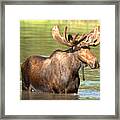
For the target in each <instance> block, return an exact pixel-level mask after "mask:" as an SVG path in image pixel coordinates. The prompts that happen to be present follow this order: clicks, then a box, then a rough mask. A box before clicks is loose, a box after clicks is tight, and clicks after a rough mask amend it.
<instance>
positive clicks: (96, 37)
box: [83, 26, 100, 46]
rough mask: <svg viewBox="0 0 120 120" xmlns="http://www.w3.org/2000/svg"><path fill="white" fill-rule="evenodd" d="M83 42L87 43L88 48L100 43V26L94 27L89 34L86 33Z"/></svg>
mask: <svg viewBox="0 0 120 120" xmlns="http://www.w3.org/2000/svg"><path fill="white" fill-rule="evenodd" d="M83 42H85V43H87V44H88V46H97V45H98V44H99V43H100V26H97V27H95V28H94V29H93V30H92V31H91V32H90V33H88V35H87V37H86V39H85V40H84V41H83Z"/></svg>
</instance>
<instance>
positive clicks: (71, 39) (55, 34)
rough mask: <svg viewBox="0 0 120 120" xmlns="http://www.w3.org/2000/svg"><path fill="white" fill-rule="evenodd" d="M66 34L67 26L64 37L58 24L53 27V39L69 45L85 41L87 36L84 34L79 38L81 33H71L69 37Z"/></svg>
mask: <svg viewBox="0 0 120 120" xmlns="http://www.w3.org/2000/svg"><path fill="white" fill-rule="evenodd" d="M66 34H67V26H66V27H65V32H64V37H62V36H61V35H60V32H59V28H58V26H57V25H56V26H54V27H53V28H52V36H53V39H54V40H56V41H58V42H59V43H61V44H63V45H67V46H69V47H72V46H75V45H77V44H78V43H79V42H81V41H83V40H84V39H85V38H86V37H87V36H86V35H82V36H80V37H79V40H78V39H77V37H78V35H79V34H75V35H70V34H69V35H68V39H67V36H66Z"/></svg>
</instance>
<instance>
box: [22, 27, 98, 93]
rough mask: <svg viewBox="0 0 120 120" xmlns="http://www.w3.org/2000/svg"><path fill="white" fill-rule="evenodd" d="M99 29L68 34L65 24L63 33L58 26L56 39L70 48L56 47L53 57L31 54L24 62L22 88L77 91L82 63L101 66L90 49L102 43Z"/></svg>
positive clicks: (56, 91) (54, 28) (51, 91)
mask: <svg viewBox="0 0 120 120" xmlns="http://www.w3.org/2000/svg"><path fill="white" fill-rule="evenodd" d="M98 32H99V31H97V33H98ZM91 33H92V34H91ZM97 33H95V29H94V30H93V31H91V32H90V33H88V34H83V35H80V36H79V35H78V34H75V35H68V36H67V27H65V31H64V35H63V36H61V34H60V30H59V27H58V26H57V25H56V26H54V27H53V28H52V36H53V39H54V40H56V41H58V42H59V43H61V44H64V45H66V46H68V47H69V48H68V49H67V50H64V51H62V50H55V51H54V52H53V53H52V54H51V55H50V56H49V57H43V56H30V57H28V58H27V59H26V60H25V61H24V62H23V64H22V65H21V73H22V89H23V90H27V91H30V90H31V89H33V90H34V91H39V92H42V93H57V94H72V93H77V92H78V88H79V85H80V78H79V69H80V67H81V65H82V63H84V64H87V65H89V66H90V68H91V69H95V68H99V62H98V60H97V58H96V56H95V55H94V54H93V53H92V52H91V51H90V46H97V45H98V44H99V43H100V40H99V34H97ZM90 34H91V35H92V37H90V36H89V35H90ZM88 36H89V37H88Z"/></svg>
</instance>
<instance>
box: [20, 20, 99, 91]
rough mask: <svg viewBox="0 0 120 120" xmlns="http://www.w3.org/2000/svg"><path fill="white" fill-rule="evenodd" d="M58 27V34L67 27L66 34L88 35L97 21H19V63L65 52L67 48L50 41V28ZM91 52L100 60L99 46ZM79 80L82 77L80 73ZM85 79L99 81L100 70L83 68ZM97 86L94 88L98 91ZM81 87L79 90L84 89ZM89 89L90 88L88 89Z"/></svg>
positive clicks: (92, 48) (97, 23)
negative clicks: (57, 52) (59, 51)
mask: <svg viewBox="0 0 120 120" xmlns="http://www.w3.org/2000/svg"><path fill="white" fill-rule="evenodd" d="M54 25H59V28H60V33H61V34H63V32H64V27H65V26H67V27H68V33H79V34H83V33H88V32H90V31H91V30H92V29H93V28H94V27H95V26H96V25H100V23H99V21H97V20H21V21H20V62H21V63H22V62H23V61H24V60H25V59H26V58H27V57H29V56H31V55H43V56H49V55H50V54H51V53H52V52H53V51H55V50H56V49H61V50H65V49H68V47H66V46H64V45H61V44H59V43H57V42H56V41H55V40H53V39H52V34H51V33H52V32H51V31H52V28H53V26H54ZM91 51H92V52H93V53H94V54H95V55H96V56H97V58H98V60H100V46H96V47H91ZM80 78H81V80H82V75H81V72H80ZM85 79H86V80H87V81H88V80H90V81H93V80H94V81H99V80H100V70H99V69H90V68H89V67H86V68H85ZM99 87H100V85H99V86H97V87H94V88H93V89H95V90H96V89H97V90H98V91H99ZM84 88H85V87H84V86H81V89H84ZM90 89H91V88H90Z"/></svg>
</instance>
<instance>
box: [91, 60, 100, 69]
mask: <svg viewBox="0 0 120 120" xmlns="http://www.w3.org/2000/svg"><path fill="white" fill-rule="evenodd" d="M99 67H100V64H99V62H98V61H95V62H94V63H91V64H90V68H92V69H96V68H99Z"/></svg>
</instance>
